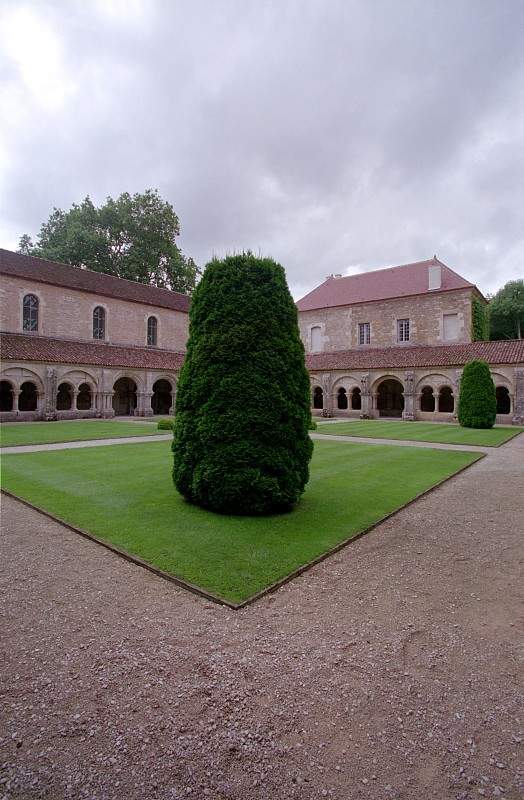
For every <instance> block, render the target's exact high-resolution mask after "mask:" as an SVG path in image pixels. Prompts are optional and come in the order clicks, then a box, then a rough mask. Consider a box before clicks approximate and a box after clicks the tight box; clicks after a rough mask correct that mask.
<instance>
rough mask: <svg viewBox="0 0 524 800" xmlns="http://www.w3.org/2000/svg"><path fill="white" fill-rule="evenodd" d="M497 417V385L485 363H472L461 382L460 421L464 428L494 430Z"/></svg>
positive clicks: (466, 369)
mask: <svg viewBox="0 0 524 800" xmlns="http://www.w3.org/2000/svg"><path fill="white" fill-rule="evenodd" d="M496 415H497V398H496V394H495V384H494V383H493V378H492V377H491V373H490V371H489V367H488V365H487V364H486V362H485V361H470V362H469V363H468V364H466V366H465V367H464V372H463V373H462V378H461V381H460V394H459V406H458V420H459V422H460V424H461V425H462V427H464V428H492V427H493V425H494V423H495V417H496Z"/></svg>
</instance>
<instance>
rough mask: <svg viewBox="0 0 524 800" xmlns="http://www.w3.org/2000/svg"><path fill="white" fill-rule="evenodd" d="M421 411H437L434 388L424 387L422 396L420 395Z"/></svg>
mask: <svg viewBox="0 0 524 800" xmlns="http://www.w3.org/2000/svg"><path fill="white" fill-rule="evenodd" d="M420 410H421V411H434V410H435V398H434V397H433V387H432V386H423V387H422V394H421V395H420Z"/></svg>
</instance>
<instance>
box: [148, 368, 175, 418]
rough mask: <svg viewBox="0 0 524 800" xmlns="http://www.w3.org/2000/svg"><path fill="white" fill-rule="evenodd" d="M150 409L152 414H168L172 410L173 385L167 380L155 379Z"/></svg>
mask: <svg viewBox="0 0 524 800" xmlns="http://www.w3.org/2000/svg"><path fill="white" fill-rule="evenodd" d="M152 389H153V394H152V395H151V408H152V409H153V414H170V413H171V412H172V408H173V402H174V398H173V384H172V382H171V380H170V379H169V378H165V377H161V378H157V379H156V380H155V382H154V383H153V386H152Z"/></svg>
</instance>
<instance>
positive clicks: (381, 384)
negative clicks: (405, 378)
mask: <svg viewBox="0 0 524 800" xmlns="http://www.w3.org/2000/svg"><path fill="white" fill-rule="evenodd" d="M375 386H376V395H377V410H378V412H379V416H381V417H401V416H402V412H403V410H404V385H403V383H402V381H401V380H399V378H397V377H396V376H393V375H391V376H389V375H384V376H383V377H382V378H378V379H377V380H376V381H375Z"/></svg>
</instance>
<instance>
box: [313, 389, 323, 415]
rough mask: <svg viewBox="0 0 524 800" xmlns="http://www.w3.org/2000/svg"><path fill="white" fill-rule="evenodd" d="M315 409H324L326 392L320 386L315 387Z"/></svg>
mask: <svg viewBox="0 0 524 800" xmlns="http://www.w3.org/2000/svg"><path fill="white" fill-rule="evenodd" d="M313 408H317V409H322V408H324V390H323V389H322V386H319V385H318V384H317V385H316V386H314V387H313Z"/></svg>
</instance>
